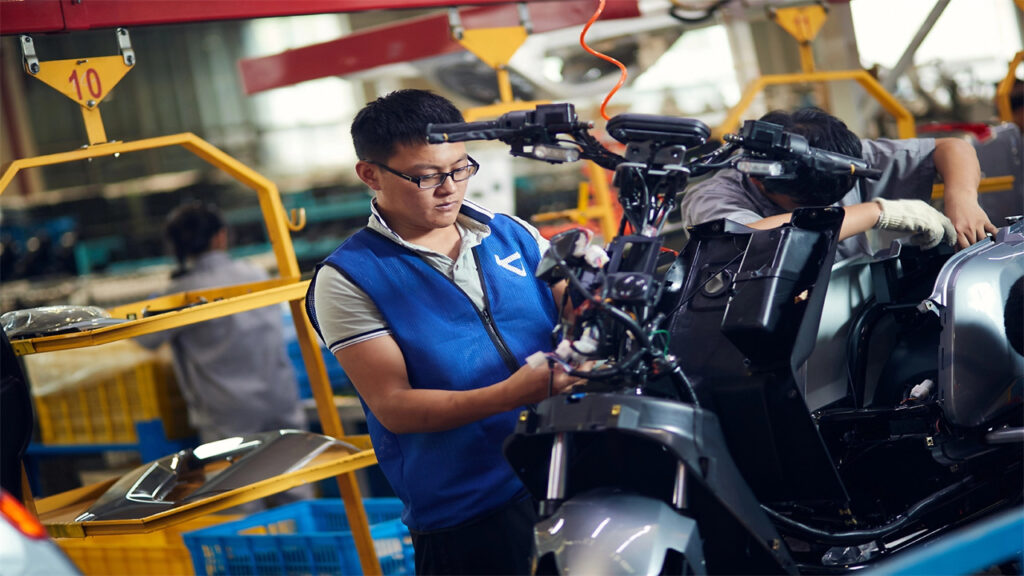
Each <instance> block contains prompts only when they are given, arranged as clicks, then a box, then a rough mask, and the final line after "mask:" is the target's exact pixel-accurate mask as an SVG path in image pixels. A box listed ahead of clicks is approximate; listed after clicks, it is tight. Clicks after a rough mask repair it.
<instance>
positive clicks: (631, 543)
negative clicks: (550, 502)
mask: <svg viewBox="0 0 1024 576" xmlns="http://www.w3.org/2000/svg"><path fill="white" fill-rule="evenodd" d="M535 536H536V544H537V558H538V559H541V561H544V559H545V557H546V556H548V555H553V557H554V562H555V565H556V566H557V569H558V573H559V574H565V575H570V574H585V575H588V576H591V575H593V576H601V575H625V574H643V575H654V574H659V573H661V569H662V566H663V564H664V562H665V558H666V555H671V554H672V552H670V551H673V550H674V551H675V552H676V553H678V555H679V556H681V557H682V558H685V562H686V563H687V564H689V569H690V572H687V573H688V574H706V571H705V566H704V555H703V551H702V549H701V538H700V534H699V533H698V530H697V523H696V522H695V521H694V520H693V519H692V518H688V517H686V516H683V515H682V514H680V513H679V512H677V511H675V510H673V509H672V508H671V507H670V506H669V505H667V504H665V503H664V502H661V501H659V500H655V499H653V498H647V497H644V496H638V495H635V494H628V493H623V492H618V491H614V490H610V489H604V488H601V489H597V490H593V491H590V492H587V493H584V494H581V495H579V496H576V497H574V498H572V499H570V500H567V501H566V502H565V503H563V504H562V506H560V507H559V508H558V510H557V511H556V512H555V513H554V514H553V515H552V516H550V517H549V518H546V519H545V520H543V521H542V522H540V523H539V524H537V527H536V531H535ZM549 561H550V560H549Z"/></svg>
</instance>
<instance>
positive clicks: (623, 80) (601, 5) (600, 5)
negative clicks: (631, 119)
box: [580, 0, 628, 120]
mask: <svg viewBox="0 0 1024 576" xmlns="http://www.w3.org/2000/svg"><path fill="white" fill-rule="evenodd" d="M604 2H605V0H600V2H598V5H597V11H596V12H594V15H593V16H591V17H590V20H589V21H588V22H587V25H586V26H584V27H583V32H580V46H583V49H584V50H586V51H587V52H588V53H589V54H591V55H592V56H597V57H598V58H600V59H602V60H604V61H606V62H611V63H612V64H615V65H616V66H618V67H619V70H622V74H620V75H619V82H618V83H617V84H616V85H615V87H614V88H612V89H611V91H610V92H608V95H607V96H605V98H604V102H601V117H602V118H604V119H605V120H610V119H611V118H609V117H608V113H607V112H605V108H606V107H607V106H608V101H609V100H611V99H612V96H613V95H614V94H615V93H616V92H618V91H619V88H622V85H623V84H625V83H626V76H627V74H628V73H627V72H626V67H625V66H623V65H622V62H619V61H618V60H616V59H615V58H612V57H611V56H608V55H607V54H601V53H600V52H598V51H597V50H594V49H593V48H591V47H590V46H587V41H586V36H587V30H590V27H591V26H592V25H593V24H594V22H597V19H598V18H600V16H601V13H602V12H604Z"/></svg>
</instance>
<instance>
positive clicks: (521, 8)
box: [448, 2, 533, 40]
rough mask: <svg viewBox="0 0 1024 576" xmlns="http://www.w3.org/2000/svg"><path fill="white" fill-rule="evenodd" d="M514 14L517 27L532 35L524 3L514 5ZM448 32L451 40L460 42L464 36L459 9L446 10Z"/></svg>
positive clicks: (527, 9)
mask: <svg viewBox="0 0 1024 576" xmlns="http://www.w3.org/2000/svg"><path fill="white" fill-rule="evenodd" d="M516 13H517V14H518V15H519V25H520V26H522V27H523V29H524V30H526V33H527V34H528V35H529V34H533V23H532V22H530V8H529V6H527V5H526V2H518V3H517V4H516ZM448 31H449V32H451V35H452V38H454V39H455V40H462V38H463V36H465V32H466V28H465V27H464V26H463V25H462V17H461V16H459V9H458V8H455V7H452V8H449V9H448Z"/></svg>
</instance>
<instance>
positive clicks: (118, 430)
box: [35, 358, 194, 444]
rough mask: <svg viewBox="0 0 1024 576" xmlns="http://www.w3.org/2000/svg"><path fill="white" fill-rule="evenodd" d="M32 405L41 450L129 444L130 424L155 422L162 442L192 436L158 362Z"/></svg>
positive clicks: (168, 373)
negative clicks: (159, 425) (161, 432)
mask: <svg viewBox="0 0 1024 576" xmlns="http://www.w3.org/2000/svg"><path fill="white" fill-rule="evenodd" d="M35 403H36V416H37V418H38V420H39V429H40V433H41V437H42V438H41V441H42V443H43V444H114V443H135V442H138V441H139V438H138V434H137V432H136V430H135V423H136V422H138V421H145V420H156V419H160V420H161V421H162V422H163V427H164V434H165V437H166V438H167V439H168V440H174V439H179V438H187V437H189V436H192V435H194V432H193V430H192V428H191V427H190V426H189V424H188V410H187V407H186V405H185V399H184V398H183V397H182V396H181V392H180V391H179V390H178V385H177V383H176V382H175V380H174V371H173V369H172V367H171V366H170V364H169V363H167V362H166V361H164V360H163V359H160V358H154V359H149V360H145V361H143V362H140V363H137V364H135V365H134V366H132V367H130V368H128V369H125V370H122V371H121V372H118V373H116V374H113V375H108V376H104V377H97V378H93V379H90V380H88V381H85V382H81V383H77V384H76V385H75V386H73V387H68V388H66V389H62V390H57V391H53V392H49V393H46V394H43V395H38V396H35Z"/></svg>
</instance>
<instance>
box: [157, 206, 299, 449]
mask: <svg viewBox="0 0 1024 576" xmlns="http://www.w3.org/2000/svg"><path fill="white" fill-rule="evenodd" d="M165 233H166V236H167V239H168V240H169V242H170V244H171V247H172V248H173V250H174V254H175V257H176V258H177V261H178V270H177V271H176V272H175V273H174V274H173V275H172V277H171V284H170V287H169V289H168V293H177V292H184V291H189V290H201V289H204V288H214V287H222V286H231V285H234V284H246V283H250V282H257V281H261V280H266V279H267V278H268V275H267V273H266V272H265V271H264V270H262V269H260V268H257V267H256V266H253V265H251V264H249V263H246V262H243V261H239V260H233V259H232V258H231V256H230V255H229V254H228V252H227V246H228V232H227V228H226V227H225V225H224V219H223V218H222V217H221V215H220V213H219V212H218V211H217V209H216V208H215V207H213V206H212V205H209V204H205V203H202V202H199V201H196V202H191V203H188V204H185V205H183V206H180V207H179V208H178V209H176V210H175V211H174V212H172V213H171V215H170V216H169V218H168V220H167V224H166V228H165ZM138 341H139V342H140V343H141V344H142V345H143V346H146V347H148V348H156V347H157V346H159V345H160V344H162V343H164V342H166V341H170V343H171V346H172V348H173V350H174V368H175V374H176V376H177V380H178V385H179V386H180V387H181V392H182V395H183V396H184V397H185V399H186V401H187V402H188V414H189V422H190V423H191V424H192V426H193V427H194V428H195V429H196V431H198V432H199V439H200V441H201V442H203V443H206V442H210V441H213V440H220V439H222V438H228V437H232V436H237V435H241V434H252V433H256V432H264V431H268V430H279V429H284V428H293V429H305V428H306V418H305V415H304V413H303V411H302V406H301V404H300V401H299V392H298V384H297V383H296V379H295V372H294V370H293V368H292V365H291V362H290V361H289V359H288V354H287V348H286V346H285V342H284V331H283V323H282V314H281V310H280V309H279V308H278V306H276V305H274V306H267V307H265V308H259V309H256V310H250V311H247V312H240V313H238V314H233V315H231V316H225V317H223V318H214V319H212V320H207V321H205V322H200V323H198V324H190V325H188V326H181V327H178V328H174V329H171V330H165V331H163V332H156V333H153V334H147V335H145V336H141V337H139V338H138Z"/></svg>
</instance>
